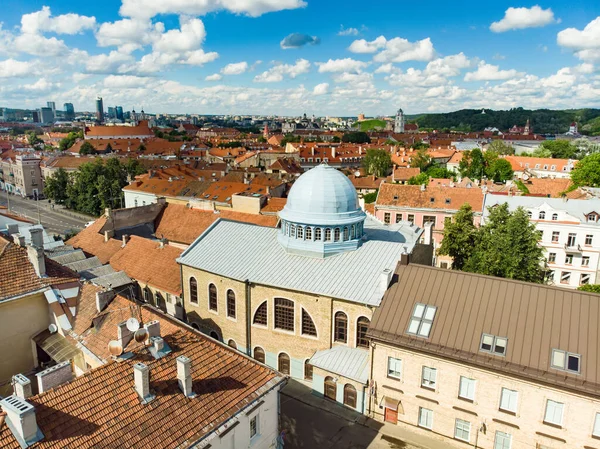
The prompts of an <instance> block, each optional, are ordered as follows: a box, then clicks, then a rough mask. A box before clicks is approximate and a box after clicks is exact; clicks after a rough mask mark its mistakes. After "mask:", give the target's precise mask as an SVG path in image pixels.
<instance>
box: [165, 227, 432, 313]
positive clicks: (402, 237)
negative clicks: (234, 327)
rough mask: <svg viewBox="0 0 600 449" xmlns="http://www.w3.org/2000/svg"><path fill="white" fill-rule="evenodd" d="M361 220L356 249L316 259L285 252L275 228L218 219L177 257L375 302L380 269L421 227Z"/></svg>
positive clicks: (392, 262)
mask: <svg viewBox="0 0 600 449" xmlns="http://www.w3.org/2000/svg"><path fill="white" fill-rule="evenodd" d="M365 225H366V226H365V235H366V236H367V239H366V241H364V242H363V243H362V245H361V246H360V247H359V248H358V249H357V250H356V251H347V252H344V253H341V254H338V255H335V256H332V257H329V258H325V259H316V258H311V257H305V256H298V255H292V254H288V253H287V252H286V251H285V250H284V249H283V247H282V246H281V245H280V244H279V242H278V241H277V233H278V232H279V229H274V228H268V227H263V226H256V225H251V224H246V223H239V222H234V221H229V220H223V219H219V220H217V221H216V222H215V223H214V224H213V225H212V226H211V227H209V228H208V229H207V230H206V231H205V232H204V233H203V234H202V235H201V236H200V237H198V238H197V239H196V241H195V242H194V243H192V245H191V246H190V247H189V248H188V249H187V250H185V251H184V252H183V253H182V255H181V257H179V258H178V259H177V261H178V262H179V263H181V264H183V265H187V266H190V267H194V268H198V269H200V270H204V271H208V272H210V273H214V274H218V275H221V276H225V277H228V278H231V279H235V280H238V281H242V282H243V281H245V280H249V281H250V282H254V283H257V284H262V285H270V286H273V287H279V288H285V289H290V290H296V291H302V292H308V293H313V294H317V295H324V296H329V297H332V298H339V299H346V300H349V301H353V302H358V303H361V304H367V305H373V306H377V305H379V303H380V302H381V298H382V297H383V294H384V293H385V290H384V289H383V288H382V287H381V282H380V279H381V274H382V272H383V270H384V269H390V270H392V271H393V270H394V269H395V268H396V264H397V262H398V261H399V260H400V255H401V254H402V252H403V251H404V250H405V249H406V251H408V252H409V253H410V252H411V251H412V249H413V247H414V245H415V243H416V241H417V239H418V238H419V237H420V235H421V233H422V230H421V229H419V228H415V227H412V228H411V227H409V226H406V225H399V226H382V225H378V224H376V223H375V222H374V221H373V220H370V219H367V220H366V221H365ZM400 231H402V232H400Z"/></svg>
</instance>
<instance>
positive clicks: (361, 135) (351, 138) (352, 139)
mask: <svg viewBox="0 0 600 449" xmlns="http://www.w3.org/2000/svg"><path fill="white" fill-rule="evenodd" d="M342 142H347V143H371V138H370V137H369V135H368V134H367V133H365V132H362V131H357V132H350V133H345V134H344V135H343V136H342Z"/></svg>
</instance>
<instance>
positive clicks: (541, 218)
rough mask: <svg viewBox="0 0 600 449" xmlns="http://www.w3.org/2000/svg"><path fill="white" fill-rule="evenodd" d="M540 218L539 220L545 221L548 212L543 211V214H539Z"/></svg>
mask: <svg viewBox="0 0 600 449" xmlns="http://www.w3.org/2000/svg"><path fill="white" fill-rule="evenodd" d="M538 218H539V219H540V220H544V219H545V218H546V212H544V211H541V212H540V213H539V215H538Z"/></svg>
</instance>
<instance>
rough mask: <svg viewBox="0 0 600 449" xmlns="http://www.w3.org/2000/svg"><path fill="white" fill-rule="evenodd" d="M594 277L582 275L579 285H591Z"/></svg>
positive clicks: (586, 274)
mask: <svg viewBox="0 0 600 449" xmlns="http://www.w3.org/2000/svg"><path fill="white" fill-rule="evenodd" d="M591 277H592V275H591V274H590V273H582V274H581V276H580V278H579V285H586V284H589V283H590V279H591Z"/></svg>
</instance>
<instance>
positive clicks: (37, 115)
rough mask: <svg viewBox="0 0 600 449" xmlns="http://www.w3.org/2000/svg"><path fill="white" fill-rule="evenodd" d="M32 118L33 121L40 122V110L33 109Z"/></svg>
mask: <svg viewBox="0 0 600 449" xmlns="http://www.w3.org/2000/svg"><path fill="white" fill-rule="evenodd" d="M31 120H32V121H33V123H40V111H32V112H31Z"/></svg>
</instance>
